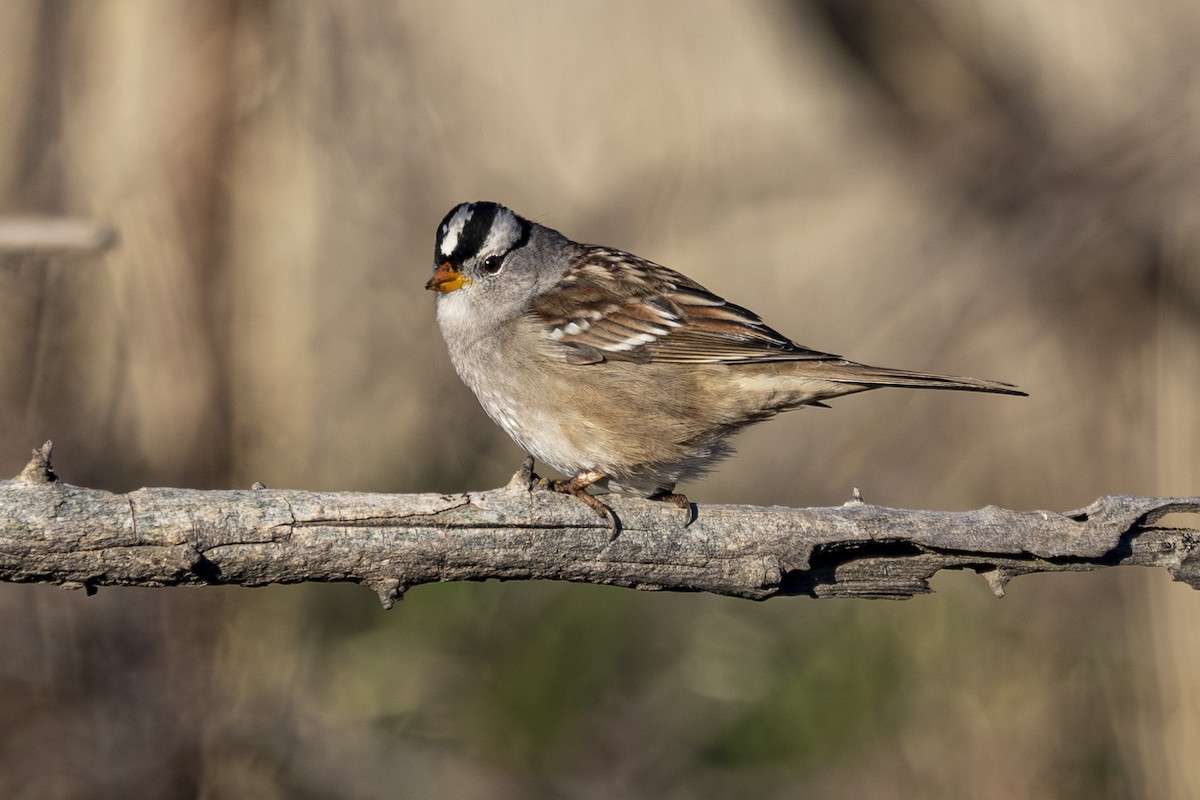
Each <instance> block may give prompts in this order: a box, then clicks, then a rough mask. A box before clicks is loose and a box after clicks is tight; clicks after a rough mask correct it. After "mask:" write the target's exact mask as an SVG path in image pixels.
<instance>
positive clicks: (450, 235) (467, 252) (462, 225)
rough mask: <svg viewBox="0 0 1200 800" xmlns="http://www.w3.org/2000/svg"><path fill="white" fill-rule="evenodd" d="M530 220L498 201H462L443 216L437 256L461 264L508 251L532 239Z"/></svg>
mask: <svg viewBox="0 0 1200 800" xmlns="http://www.w3.org/2000/svg"><path fill="white" fill-rule="evenodd" d="M529 230H530V223H529V222H528V221H526V220H524V219H521V218H520V217H518V216H517V215H516V214H514V213H513V212H511V211H509V210H508V209H507V208H505V207H504V206H501V205H498V204H496V203H486V202H483V203H463V204H462V205H460V206H458V207H457V208H455V209H454V210H453V211H451V212H450V213H449V214H447V215H446V218H445V219H444V220H442V224H441V227H439V228H438V240H437V245H436V247H435V250H434V259H435V260H436V261H437V262H438V263H442V262H447V261H448V262H450V263H451V264H461V263H463V262H464V261H466V260H467V259H468V258H470V257H471V256H474V255H478V254H481V253H487V254H488V255H505V254H507V253H509V252H511V251H512V250H515V249H516V248H518V247H520V246H521V245H523V244H525V242H526V241H528V239H529Z"/></svg>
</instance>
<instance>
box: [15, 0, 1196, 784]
mask: <svg viewBox="0 0 1200 800" xmlns="http://www.w3.org/2000/svg"><path fill="white" fill-rule="evenodd" d="M1197 41H1200V5H1197V4H1196V3H1195V2H1192V1H1191V0H1149V2H1138V3H1135V2H1132V0H1062V1H1061V2H1055V3H1045V2H1041V1H1040V0H1038V1H1036V2H1035V0H793V1H792V2H783V1H782V0H781V1H780V2H733V1H732V0H730V1H729V2H717V1H716V0H713V1H712V2H707V1H706V2H684V0H675V1H674V2H663V3H642V2H636V0H622V1H619V2H606V3H595V2H553V1H552V0H526V1H525V2H521V3H486V4H485V3H479V2H461V1H460V2H406V3H399V2H392V3H385V2H370V3H368V2H361V3H350V2H326V3H294V2H286V1H285V0H276V2H269V1H266V0H264V1H262V2H251V1H250V0H246V1H245V2H238V1H237V0H221V1H219V2H218V1H216V0H214V1H212V2H206V3H192V2H184V1H183V0H174V1H171V2H167V1H165V0H109V1H108V2H102V3H91V2H65V0H46V1H44V2H38V1H37V0H6V1H5V2H4V3H3V4H0V107H2V108H3V109H4V113H3V115H2V118H0V216H3V217H5V218H11V217H13V216H15V215H49V216H69V217H73V218H80V219H83V220H90V221H93V222H94V223H96V224H97V225H111V226H113V228H115V230H116V231H117V232H118V237H117V239H116V241H115V243H114V244H113V246H111V247H109V248H107V249H102V248H98V247H92V246H83V247H76V248H66V249H64V248H59V249H45V248H33V249H29V248H25V249H14V248H13V247H11V246H10V247H9V248H8V249H7V250H6V251H4V252H3V253H0V432H2V433H3V436H2V437H0V474H3V475H6V476H11V475H15V474H16V473H17V472H18V471H19V470H20V468H21V466H22V465H23V464H24V463H25V461H26V460H27V459H28V454H29V450H30V448H32V447H35V446H37V445H40V444H41V442H42V441H44V440H45V439H48V438H52V439H53V440H54V442H55V457H56V458H55V464H56V467H57V468H58V472H59V474H60V475H61V476H62V478H63V479H64V480H66V481H68V482H70V483H74V484H79V485H86V486H91V487H97V488H103V489H108V490H112V491H127V490H132V489H135V488H137V487H139V486H145V485H149V486H189V487H247V486H249V485H250V484H251V482H253V481H262V482H264V483H265V484H267V485H268V486H271V487H274V488H298V489H299V488H306V489H320V490H356V491H361V490H371V491H387V492H422V491H444V492H453V491H461V490H467V489H483V488H489V487H495V486H499V485H501V484H503V483H504V482H505V481H506V480H507V479H508V477H509V476H510V475H511V473H512V472H513V471H514V470H515V469H516V467H517V466H518V465H519V463H520V461H521V458H522V455H521V453H520V451H518V450H517V448H516V446H515V445H513V444H512V443H511V442H510V441H509V440H508V439H507V438H506V437H505V436H504V434H503V433H502V432H501V431H499V429H497V428H496V427H494V426H493V425H492V424H491V423H490V422H489V421H488V420H487V418H486V417H485V416H484V414H483V413H482V411H480V409H479V408H478V406H477V404H476V402H475V400H474V398H473V397H472V396H471V395H470V393H469V392H468V390H467V389H465V388H464V387H463V386H462V385H461V384H460V383H459V381H458V379H457V377H456V376H455V375H454V373H453V370H452V368H451V366H450V363H449V359H448V358H447V355H446V352H445V347H444V344H443V342H442V340H441V337H440V335H439V334H438V331H437V329H436V326H435V323H434V318H433V298H432V297H431V296H429V294H428V293H427V292H424V291H422V288H421V287H422V284H423V283H424V281H425V280H426V279H427V277H428V274H429V272H430V270H431V268H432V261H431V258H432V247H433V239H434V230H435V227H436V225H437V223H438V222H439V221H440V220H441V218H442V216H443V215H444V214H445V213H446V211H447V210H449V209H450V208H451V207H452V206H453V205H455V204H456V203H458V202H461V201H464V200H476V199H488V200H496V201H500V202H503V203H505V204H507V205H510V206H511V207H513V208H514V209H516V210H517V211H518V212H520V213H522V214H525V215H527V216H530V217H532V218H534V219H536V220H538V221H540V222H542V223H544V224H547V225H550V226H551V227H555V228H558V229H560V230H562V231H563V232H565V233H566V234H567V235H569V236H571V237H572V238H576V239H579V240H582V241H591V242H599V243H603V244H606V245H610V246H615V247H621V248H625V249H628V250H631V251H633V252H636V253H638V254H640V255H643V256H646V257H648V258H651V259H654V260H656V261H659V262H661V263H664V264H667V265H669V266H672V267H675V268H677V269H680V270H682V271H684V272H686V273H688V274H689V275H691V276H692V277H694V278H696V279H697V280H699V281H701V282H702V283H704V284H706V285H708V286H709V287H710V288H712V289H713V290H714V291H717V292H719V293H721V294H723V295H726V296H728V297H730V298H731V299H733V300H734V301H736V302H739V303H742V304H744V305H747V306H749V307H751V308H753V309H755V310H756V311H758V312H759V313H761V314H762V315H763V316H764V317H765V319H766V320H767V321H768V322H770V323H771V324H772V325H774V326H775V327H777V328H779V329H780V330H782V331H783V332H784V333H787V334H789V335H791V336H793V337H794V338H795V339H796V340H797V341H799V342H800V343H802V344H805V345H808V346H810V347H814V348H818V349H822V350H826V351H830V352H835V353H842V354H845V355H847V356H849V357H852V358H854V359H856V360H861V361H866V362H868V363H874V364H881V365H886V366H892V367H905V368H910V369H919V370H930V371H938V372H948V373H957V374H964V375H973V376H976V377H981V378H991V379H997V380H1005V381H1011V382H1014V383H1017V384H1019V385H1020V386H1021V387H1023V388H1024V389H1026V390H1028V391H1029V392H1030V394H1031V396H1030V397H1029V398H1006V397H991V396H979V395H952V394H947V393H941V392H928V393H920V392H904V391H890V392H889V391H884V392H872V393H870V394H868V395H860V396H857V397H852V398H847V399H844V400H841V401H839V402H837V403H836V404H835V405H834V408H833V409H832V410H820V409H808V410H804V411H800V412H797V413H793V414H788V415H785V416H783V417H780V418H778V419H776V420H775V421H773V422H771V423H768V424H766V425H764V426H760V427H759V428H756V429H754V430H752V431H750V432H748V433H747V434H745V435H743V436H742V437H741V439H740V440H739V444H740V455H739V456H738V457H737V458H736V459H734V460H732V461H730V462H728V463H726V464H725V466H724V467H723V468H722V469H721V470H720V471H719V472H718V473H717V474H716V475H715V476H713V477H711V478H710V479H708V480H707V481H705V482H702V483H698V484H693V485H690V486H687V487H684V488H685V490H686V491H687V493H688V494H689V496H691V498H692V499H693V500H698V501H701V502H739V503H760V504H784V505H826V504H838V503H841V502H843V501H845V500H847V499H849V497H850V493H851V490H852V488H853V487H855V486H857V487H860V488H861V489H862V491H863V493H864V495H865V497H866V499H867V500H868V501H871V502H874V503H879V504H887V505H896V506H907V507H914V508H938V509H966V508H973V507H978V506H981V505H985V504H988V503H995V504H999V505H1005V506H1010V507H1015V508H1030V509H1032V508H1041V509H1054V510H1069V509H1073V508H1077V507H1080V506H1082V505H1086V504H1087V503H1089V502H1091V501H1092V500H1093V499H1095V498H1096V497H1097V496H1099V495H1102V494H1108V493H1145V494H1155V495H1166V494H1193V495H1194V494H1200V466H1198V464H1200V402H1198V401H1197V388H1198V387H1200V49H1197V47H1196V42H1197ZM934 586H935V588H936V589H937V593H936V594H934V595H932V596H929V597H925V598H919V599H916V600H913V601H909V602H905V603H889V602H883V601H822V602H816V601H812V600H807V599H801V598H786V599H779V600H774V601H771V602H768V603H764V604H754V603H750V602H746V601H739V600H731V599H726V598H718V597H708V596H685V595H668V594H649V593H646V594H643V593H638V592H632V591H627V590H621V589H612V588H602V587H592V586H575V585H554V584H519V583H507V584H499V583H494V582H493V583H486V584H471V585H439V586H425V587H418V588H416V589H414V590H412V591H411V592H410V593H409V595H408V596H407V597H406V598H405V600H404V602H403V603H401V604H400V605H399V606H398V607H397V608H396V609H395V610H393V611H391V612H388V613H384V612H382V611H381V610H380V609H379V605H378V601H377V600H376V598H375V596H374V594H373V593H372V592H371V591H370V590H368V589H365V588H361V587H353V586H292V587H274V588H269V589H257V590H244V589H238V588H232V587H223V588H206V589H191V590H184V589H175V590H114V589H102V590H101V591H100V592H99V594H98V595H97V596H95V597H86V596H84V595H83V594H82V593H79V592H66V591H62V590H59V589H57V588H52V587H40V586H13V585H0V641H2V642H3V645H2V646H0V797H3V798H76V797H114V796H121V797H125V798H174V797H203V798H226V797H256V798H277V797H278V798H282V797H289V798H297V797H298V798H307V797H312V798H317V797H321V798H374V797H383V796H389V797H416V798H437V797H455V798H543V797H557V798H637V797H665V798H697V797H698V798H725V797H729V796H733V795H735V793H737V794H739V795H746V794H749V793H753V794H754V796H756V797H764V798H791V797H796V796H805V797H812V798H824V797H828V798H834V797H857V798H894V797H955V798H958V797H974V798H1019V797H1058V798H1096V797H1153V798H1189V797H1190V798H1194V797H1200V766H1197V762H1196V758H1195V757H1196V754H1197V753H1200V670H1197V668H1196V664H1197V663H1200V626H1198V625H1197V619H1200V593H1197V592H1195V591H1192V590H1190V589H1188V588H1187V587H1185V586H1182V585H1178V584H1172V583H1171V582H1170V580H1169V579H1168V576H1167V575H1166V573H1165V572H1155V571H1148V570H1147V571H1140V570H1134V569H1125V570H1111V571H1106V572H1103V573H1097V574H1079V575H1065V574H1064V575H1053V576H1030V577H1025V578H1020V579H1018V580H1016V581H1014V582H1013V583H1012V584H1011V585H1010V586H1009V594H1008V597H1006V598H1005V599H1003V600H996V599H995V598H994V597H993V596H992V595H991V593H990V592H989V591H988V589H987V587H986V585H985V583H984V582H983V581H982V580H981V579H979V578H978V577H976V576H975V575H973V574H963V573H945V574H942V575H939V576H938V577H937V578H936V579H935V581H934Z"/></svg>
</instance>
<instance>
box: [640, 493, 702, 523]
mask: <svg viewBox="0 0 1200 800" xmlns="http://www.w3.org/2000/svg"><path fill="white" fill-rule="evenodd" d="M647 499H649V500H658V501H660V502H664V503H673V504H674V505H677V506H679V507H680V508H682V509H683V510H684V512H685V513H686V514H687V517H686V518H685V519H684V520H683V527H685V528H686V527H687V526H688V525H691V524H692V523H693V522H695V521H696V507H695V506H694V505H692V502H691V501H690V500H688V499H687V495H683V494H676V493H675V492H671V491H667V490H666V489H659V490H658V491H657V492H655V493H654V494H652V495H650V497H649V498H647Z"/></svg>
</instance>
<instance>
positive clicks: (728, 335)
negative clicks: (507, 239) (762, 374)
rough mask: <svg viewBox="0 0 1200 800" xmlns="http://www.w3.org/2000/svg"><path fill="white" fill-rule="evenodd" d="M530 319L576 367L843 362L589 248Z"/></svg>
mask: <svg viewBox="0 0 1200 800" xmlns="http://www.w3.org/2000/svg"><path fill="white" fill-rule="evenodd" d="M530 314H531V315H532V316H533V317H534V318H535V319H536V320H537V321H538V322H539V323H541V324H542V325H544V326H545V328H546V330H547V334H548V336H549V337H550V338H551V339H552V340H554V341H556V342H559V343H560V344H561V345H562V347H563V349H564V357H566V358H567V359H568V360H570V361H572V362H573V363H596V361H597V356H599V357H600V358H601V359H609V360H634V361H658V362H675V363H695V364H719V363H744V362H751V361H799V360H826V359H836V358H837V356H834V355H831V354H829V353H821V352H818V351H816V350H810V349H808V348H806V347H802V346H801V345H798V344H796V343H795V342H793V341H792V340H791V339H788V338H787V337H786V336H784V335H783V334H781V333H779V332H778V331H776V330H774V329H773V328H771V327H770V326H768V325H767V324H766V323H764V322H763V321H762V319H761V318H760V317H759V316H758V315H756V314H754V313H753V312H751V311H749V310H747V309H745V308H742V307H741V306H738V305H734V304H733V303H730V302H728V301H726V300H725V299H724V298H722V297H719V296H718V295H716V294H713V293H712V292H710V291H709V290H708V289H705V288H704V287H703V286H701V285H700V284H698V283H696V282H695V281H693V280H691V279H690V278H688V277H686V276H684V275H681V274H680V273H678V272H675V271H674V270H671V269H668V268H666V267H664V266H661V265H659V264H655V263H654V262H652V261H646V260H645V259H642V258H638V257H637V256H634V255H631V254H629V253H624V252H621V251H619V250H609V249H607V248H601V247H587V248H585V249H584V250H583V251H582V252H581V254H580V256H579V257H578V258H577V259H576V260H575V261H574V262H573V263H572V264H571V266H570V267H569V268H568V269H567V271H566V272H565V273H564V275H563V277H562V279H561V280H560V281H559V283H558V285H557V286H555V288H554V289H553V290H551V291H549V292H545V293H543V294H542V295H540V296H539V297H538V298H536V299H535V300H534V302H533V304H532V306H531V309H530Z"/></svg>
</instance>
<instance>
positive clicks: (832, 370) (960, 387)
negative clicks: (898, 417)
mask: <svg viewBox="0 0 1200 800" xmlns="http://www.w3.org/2000/svg"><path fill="white" fill-rule="evenodd" d="M804 367H805V372H811V373H817V374H815V375H814V377H817V376H818V374H819V377H820V378H822V379H824V380H828V381H834V382H836V383H850V384H858V385H861V386H864V387H866V388H868V389H877V388H880V387H884V386H902V387H908V388H911V389H952V390H956V391H963V392H992V393H994V394H1011V395H1018V396H1021V397H1027V396H1028V395H1029V393H1028V392H1023V391H1021V390H1020V389H1018V388H1017V387H1016V386H1014V385H1012V384H1011V383H1003V382H1001V381H985V380H980V379H979V378H963V377H959V376H956V375H938V374H936V373H933V372H912V371H910V370H904V369H888V368H887V367H872V366H868V365H867V364H859V363H856V362H854V361H843V360H841V359H839V360H837V361H825V362H820V361H818V362H812V361H810V362H806V363H805V364H804ZM822 367H823V368H822Z"/></svg>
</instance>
